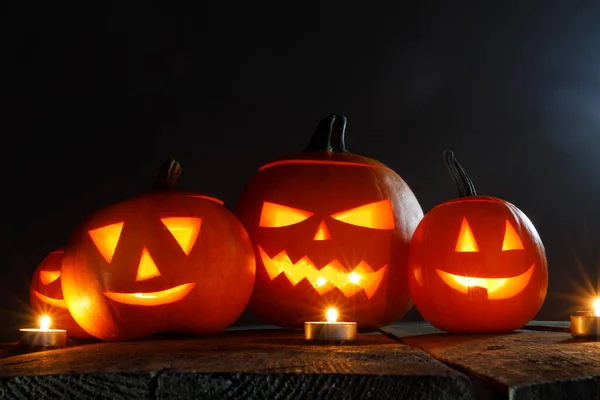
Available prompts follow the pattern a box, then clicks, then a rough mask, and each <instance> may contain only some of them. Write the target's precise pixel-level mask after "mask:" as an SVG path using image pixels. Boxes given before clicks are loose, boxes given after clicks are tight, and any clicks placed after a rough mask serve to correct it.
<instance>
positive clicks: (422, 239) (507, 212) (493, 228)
mask: <svg viewBox="0 0 600 400" xmlns="http://www.w3.org/2000/svg"><path fill="white" fill-rule="evenodd" d="M444 155H445V157H446V161H447V165H448V168H449V170H450V172H451V174H452V176H453V178H454V180H455V182H456V183H457V185H458V188H459V194H460V197H459V198H458V199H453V200H449V201H446V202H444V203H442V204H440V205H438V206H436V207H434V208H433V209H432V210H431V211H429V212H428V213H427V214H426V215H425V217H424V218H423V220H422V221H421V222H420V224H419V226H418V227H417V230H416V231H415V233H414V236H413V239H412V243H411V251H410V263H409V268H408V280H409V282H410V290H411V293H412V297H413V300H414V302H415V305H416V307H417V309H418V310H419V312H420V313H421V315H422V316H423V318H425V319H426V320H427V321H429V322H430V323H431V324H432V325H433V326H435V327H436V328H438V329H441V330H444V331H448V332H473V333H475V332H507V331H512V330H514V329H518V328H520V327H522V326H523V325H525V324H526V323H527V322H529V321H530V320H531V319H532V318H533V317H534V316H535V315H536V314H537V312H538V311H539V309H540V308H541V306H542V304H543V302H544V299H545V297H546V290H547V288H548V267H547V262H546V254H545V251H544V245H543V244H542V240H541V239H540V236H539V235H538V233H537V231H536V229H535V227H534V226H533V224H532V223H531V221H530V220H529V219H528V218H527V216H526V215H525V214H524V213H523V212H522V211H521V210H519V209H518V208H517V207H515V206H514V205H513V204H511V203H509V202H507V201H505V200H502V199H498V198H495V197H489V196H477V194H476V192H475V188H474V186H473V183H472V182H471V179H470V178H469V176H468V175H467V173H466V172H465V171H464V169H463V168H462V167H461V166H460V164H459V163H458V162H457V161H456V159H455V158H454V154H453V153H452V152H451V151H446V152H445V153H444Z"/></svg>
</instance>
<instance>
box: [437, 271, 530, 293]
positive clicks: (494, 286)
mask: <svg viewBox="0 0 600 400" xmlns="http://www.w3.org/2000/svg"><path fill="white" fill-rule="evenodd" d="M534 267H535V264H534V265H532V266H531V267H530V268H529V269H528V270H527V271H525V272H524V273H522V274H521V275H517V276H513V277H508V278H472V277H468V276H461V275H454V274H450V273H448V272H444V271H441V270H439V269H437V270H436V271H437V273H438V275H439V276H440V277H441V278H442V279H443V280H444V282H446V284H447V285H448V286H450V287H451V288H453V289H455V290H458V291H459V292H461V293H465V294H467V293H469V288H474V287H480V288H484V289H486V290H487V298H488V299H489V300H499V299H508V298H510V297H513V296H516V295H517V294H519V293H520V292H521V291H522V290H523V289H525V287H526V286H527V284H528V283H529V280H530V279H531V275H533V268H534Z"/></svg>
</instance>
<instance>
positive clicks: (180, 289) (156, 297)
mask: <svg viewBox="0 0 600 400" xmlns="http://www.w3.org/2000/svg"><path fill="white" fill-rule="evenodd" d="M194 286H196V284H195V283H184V284H183V285H179V286H175V287H173V288H171V289H166V290H161V291H160V292H150V293H115V292H104V295H105V296H106V297H108V298H109V299H111V300H114V301H116V302H118V303H123V304H129V305H133V306H160V305H162V304H169V303H174V302H176V301H178V300H181V299H183V298H184V297H185V296H187V294H188V293H189V292H190V291H191V290H192V289H193V288H194Z"/></svg>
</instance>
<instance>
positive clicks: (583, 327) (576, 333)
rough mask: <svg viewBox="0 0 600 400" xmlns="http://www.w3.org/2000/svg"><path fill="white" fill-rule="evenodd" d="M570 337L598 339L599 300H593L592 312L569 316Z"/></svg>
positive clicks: (599, 329) (599, 321) (599, 328)
mask: <svg viewBox="0 0 600 400" xmlns="http://www.w3.org/2000/svg"><path fill="white" fill-rule="evenodd" d="M571 335H572V336H573V337H576V338H593V337H595V338H598V337H600V298H598V299H596V300H594V304H593V310H585V311H577V313H576V315H571Z"/></svg>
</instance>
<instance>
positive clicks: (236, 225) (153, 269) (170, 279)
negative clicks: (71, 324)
mask: <svg viewBox="0 0 600 400" xmlns="http://www.w3.org/2000/svg"><path fill="white" fill-rule="evenodd" d="M179 174H180V168H179V164H177V163H176V162H175V161H170V162H167V163H166V164H165V165H164V167H163V168H162V169H161V174H159V178H158V180H157V184H155V189H156V190H154V191H153V192H151V193H147V194H143V195H141V196H138V197H135V198H132V199H129V200H126V201H124V202H121V203H118V204H115V205H112V206H109V207H106V208H103V209H101V210H98V211H96V212H94V213H93V214H92V215H91V216H90V217H89V218H87V219H86V220H85V221H84V222H83V223H82V224H81V225H80V226H79V227H78V228H77V229H76V231H75V232H74V233H73V235H72V237H71V238H70V240H69V242H68V244H67V246H66V249H65V254H64V259H63V265H62V279H63V283H62V284H63V292H64V296H65V300H66V301H67V305H68V307H69V310H70V311H71V314H72V315H73V317H74V318H75V320H76V321H77V322H78V323H79V324H80V325H81V326H82V327H84V329H85V330H87V331H88V332H89V333H91V334H92V335H94V336H95V337H97V338H100V339H103V340H111V341H117V340H130V339H136V338H142V337H144V336H147V335H149V334H152V333H158V332H164V331H174V332H181V333H189V334H208V333H214V332H218V331H220V330H222V329H223V328H225V327H227V326H228V325H230V324H231V323H233V322H234V321H235V320H236V319H237V318H238V317H239V316H240V315H241V313H242V312H243V310H244V309H245V307H246V305H247V303H248V300H249V299H250V295H251V293H252V288H253V285H254V277H255V260H254V252H253V249H252V245H251V243H250V240H249V238H248V235H247V233H246V231H245V230H244V228H243V227H242V225H241V223H240V222H239V221H238V220H237V218H236V217H235V216H234V215H233V213H231V212H230V211H229V210H227V209H226V208H225V207H223V205H222V202H221V201H220V200H217V199H213V198H210V197H207V196H203V195H199V194H194V193H188V192H177V191H174V190H172V189H173V187H174V185H175V181H176V180H177V178H178V176H179Z"/></svg>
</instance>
